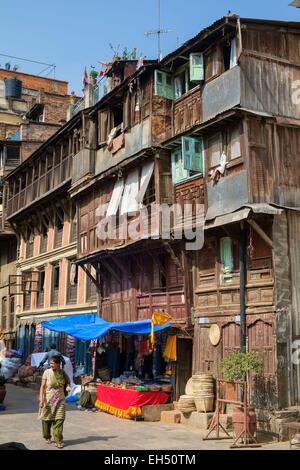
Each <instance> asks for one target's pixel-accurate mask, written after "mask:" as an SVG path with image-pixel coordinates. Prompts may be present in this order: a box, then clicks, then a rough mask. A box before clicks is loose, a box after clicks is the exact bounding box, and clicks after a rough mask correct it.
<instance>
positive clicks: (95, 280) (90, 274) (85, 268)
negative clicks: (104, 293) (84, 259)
mask: <svg viewBox="0 0 300 470" xmlns="http://www.w3.org/2000/svg"><path fill="white" fill-rule="evenodd" d="M79 266H80V267H81V268H82V269H83V270H84V272H85V274H86V275H87V276H88V278H89V279H90V280H91V281H92V282H93V283H94V284H95V286H96V287H97V289H98V290H99V291H100V289H101V286H100V284H99V282H98V279H96V278H95V277H94V276H93V275H92V273H91V272H90V271H89V270H88V268H87V267H86V266H85V265H84V264H80V265H79ZM95 269H96V268H95ZM96 271H97V269H96Z"/></svg>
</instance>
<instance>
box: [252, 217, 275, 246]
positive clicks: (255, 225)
mask: <svg viewBox="0 0 300 470" xmlns="http://www.w3.org/2000/svg"><path fill="white" fill-rule="evenodd" d="M247 222H248V224H249V225H250V226H251V227H252V228H253V230H255V231H256V233H258V235H259V236H260V237H261V238H262V239H263V240H264V241H265V242H266V243H267V244H268V245H269V246H270V247H271V248H273V241H272V240H271V238H270V237H269V236H268V235H267V234H266V233H265V232H264V230H263V229H262V228H261V227H260V226H259V225H258V223H257V222H255V220H253V219H249V220H247Z"/></svg>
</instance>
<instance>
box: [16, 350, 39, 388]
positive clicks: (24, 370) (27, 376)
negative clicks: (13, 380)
mask: <svg viewBox="0 0 300 470" xmlns="http://www.w3.org/2000/svg"><path fill="white" fill-rule="evenodd" d="M37 375H38V368H37V367H33V366H32V365H31V356H28V357H27V359H26V362H25V364H23V365H22V366H21V367H20V368H19V370H18V377H19V379H20V382H21V383H23V384H24V385H26V384H28V383H34V382H35V379H36V377H37Z"/></svg>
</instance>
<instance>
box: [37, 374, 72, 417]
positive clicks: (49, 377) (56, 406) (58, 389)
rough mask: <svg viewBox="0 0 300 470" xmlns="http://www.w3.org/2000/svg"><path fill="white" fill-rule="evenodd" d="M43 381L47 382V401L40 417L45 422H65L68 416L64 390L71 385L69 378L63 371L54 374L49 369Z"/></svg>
mask: <svg viewBox="0 0 300 470" xmlns="http://www.w3.org/2000/svg"><path fill="white" fill-rule="evenodd" d="M42 380H46V400H45V406H44V407H43V408H42V409H41V410H40V412H39V417H40V418H41V419H42V420H44V421H56V420H64V419H65V414H66V409H65V393H64V389H65V385H66V384H69V377H68V376H67V374H66V373H65V372H64V371H63V370H58V371H56V372H54V371H53V370H52V369H47V370H46V371H45V372H44V374H43V377H42Z"/></svg>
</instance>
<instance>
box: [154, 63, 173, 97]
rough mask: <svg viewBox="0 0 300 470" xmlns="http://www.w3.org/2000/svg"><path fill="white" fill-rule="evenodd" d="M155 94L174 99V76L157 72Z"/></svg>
mask: <svg viewBox="0 0 300 470" xmlns="http://www.w3.org/2000/svg"><path fill="white" fill-rule="evenodd" d="M154 93H155V95H156V96H162V97H163V98H167V99H169V100H173V99H174V88H173V79H172V75H170V74H169V73H165V72H162V71H161V70H155V72H154Z"/></svg>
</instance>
